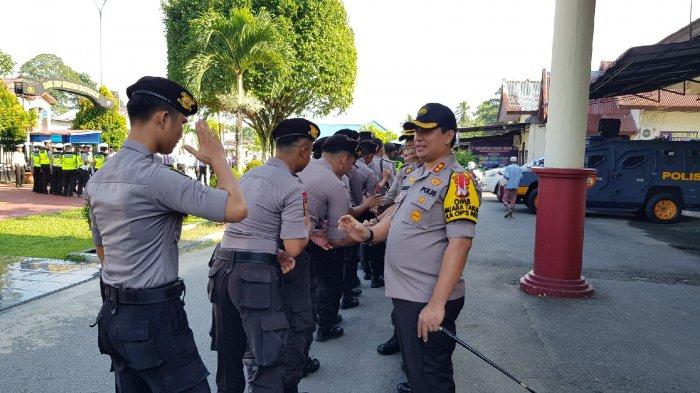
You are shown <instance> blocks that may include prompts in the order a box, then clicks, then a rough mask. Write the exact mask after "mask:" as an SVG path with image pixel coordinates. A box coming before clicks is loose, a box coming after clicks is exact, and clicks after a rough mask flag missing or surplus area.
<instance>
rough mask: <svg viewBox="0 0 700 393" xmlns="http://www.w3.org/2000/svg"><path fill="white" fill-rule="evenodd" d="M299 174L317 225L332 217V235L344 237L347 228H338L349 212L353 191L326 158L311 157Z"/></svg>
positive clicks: (332, 236)
mask: <svg viewBox="0 0 700 393" xmlns="http://www.w3.org/2000/svg"><path fill="white" fill-rule="evenodd" d="M299 177H300V178H301V182H302V183H303V184H304V190H306V192H307V195H308V198H309V213H310V216H311V220H312V221H313V223H314V227H315V228H320V227H321V226H322V225H323V222H324V221H325V220H328V228H327V231H328V238H329V239H331V240H338V239H342V238H344V237H345V232H343V231H341V230H339V229H338V220H339V219H340V217H342V216H344V215H345V214H348V212H349V211H350V208H352V202H351V201H350V191H349V190H348V189H347V187H346V186H345V184H343V182H342V181H341V180H340V178H339V177H338V176H336V174H335V173H334V172H333V170H332V169H331V164H330V163H329V162H328V161H327V160H326V159H325V158H319V159H318V160H311V162H310V163H309V165H307V166H306V168H304V170H303V171H301V172H299Z"/></svg>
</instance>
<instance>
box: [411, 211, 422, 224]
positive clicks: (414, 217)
mask: <svg viewBox="0 0 700 393" xmlns="http://www.w3.org/2000/svg"><path fill="white" fill-rule="evenodd" d="M421 218H423V214H422V213H421V212H420V210H414V211H412V212H411V220H413V222H418V221H420V219H421Z"/></svg>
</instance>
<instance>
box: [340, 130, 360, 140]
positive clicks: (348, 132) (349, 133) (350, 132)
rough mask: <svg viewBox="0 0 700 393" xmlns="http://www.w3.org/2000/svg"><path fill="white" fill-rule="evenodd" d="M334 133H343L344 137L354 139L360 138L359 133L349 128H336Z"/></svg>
mask: <svg viewBox="0 0 700 393" xmlns="http://www.w3.org/2000/svg"><path fill="white" fill-rule="evenodd" d="M335 135H345V136H346V137H348V138H350V139H354V140H359V139H360V133H359V132H357V131H355V130H351V129H349V128H343V129H342V130H338V131H336V132H335Z"/></svg>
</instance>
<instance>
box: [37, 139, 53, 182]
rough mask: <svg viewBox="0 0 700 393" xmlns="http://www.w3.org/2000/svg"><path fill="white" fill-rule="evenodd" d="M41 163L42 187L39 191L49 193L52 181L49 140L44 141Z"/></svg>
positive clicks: (40, 152)
mask: <svg viewBox="0 0 700 393" xmlns="http://www.w3.org/2000/svg"><path fill="white" fill-rule="evenodd" d="M39 163H40V164H41V187H40V189H39V192H40V193H42V194H48V193H49V184H50V183H51V151H50V148H49V142H48V141H44V144H43V145H41V147H40V151H39ZM52 187H53V185H52Z"/></svg>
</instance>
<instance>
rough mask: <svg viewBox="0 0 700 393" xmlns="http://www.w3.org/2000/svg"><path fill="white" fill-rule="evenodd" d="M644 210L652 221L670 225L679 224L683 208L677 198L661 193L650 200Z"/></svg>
mask: <svg viewBox="0 0 700 393" xmlns="http://www.w3.org/2000/svg"><path fill="white" fill-rule="evenodd" d="M644 210H645V212H646V215H647V217H648V218H649V220H650V221H652V222H656V223H660V224H670V223H674V222H677V221H678V220H679V219H680V218H681V213H682V212H683V206H681V202H680V201H679V200H678V197H677V196H675V195H673V194H669V193H661V194H656V195H654V196H652V197H651V198H649V200H648V201H647V204H646V206H645V207H644Z"/></svg>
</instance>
